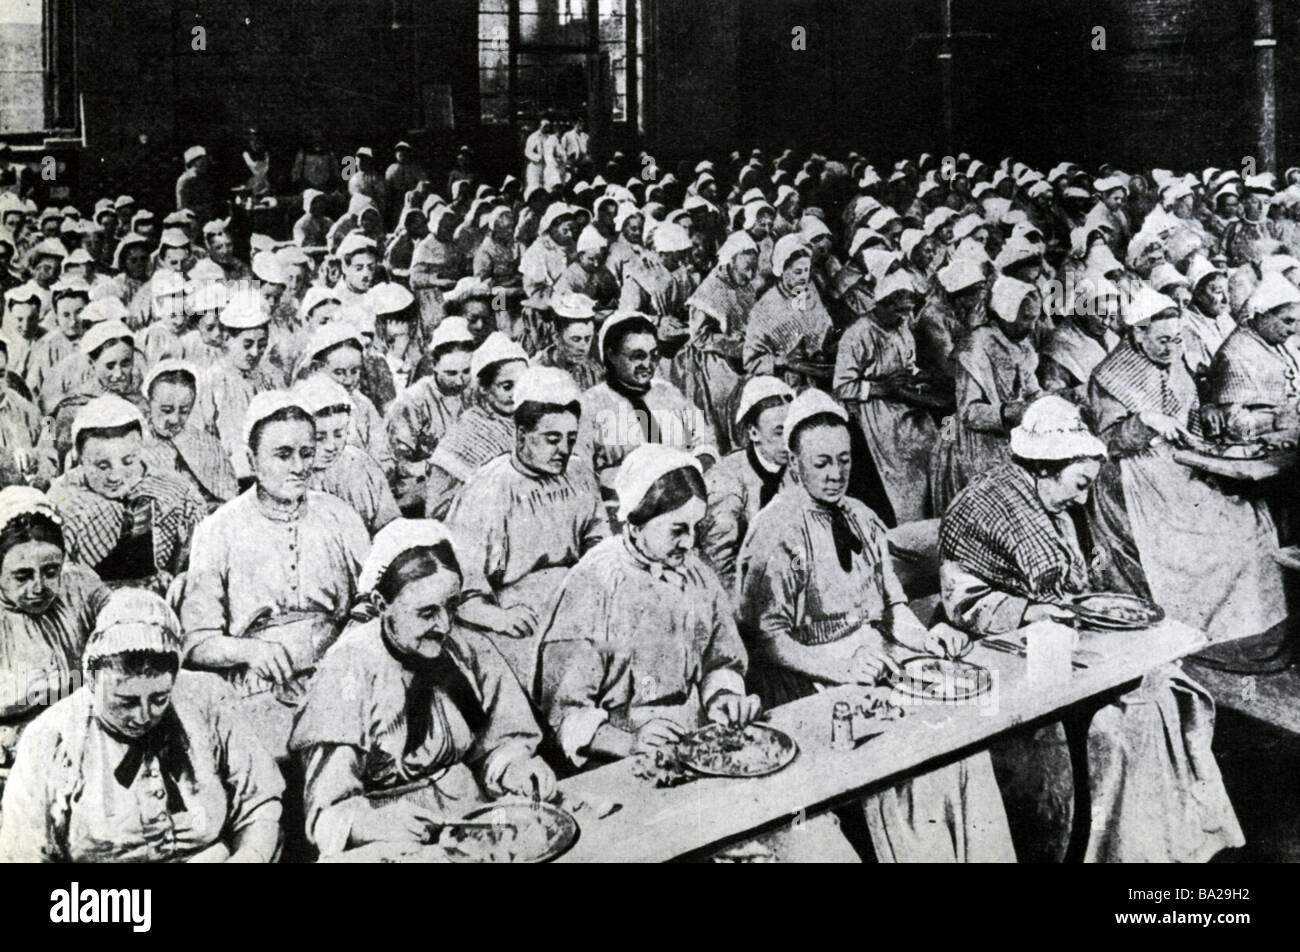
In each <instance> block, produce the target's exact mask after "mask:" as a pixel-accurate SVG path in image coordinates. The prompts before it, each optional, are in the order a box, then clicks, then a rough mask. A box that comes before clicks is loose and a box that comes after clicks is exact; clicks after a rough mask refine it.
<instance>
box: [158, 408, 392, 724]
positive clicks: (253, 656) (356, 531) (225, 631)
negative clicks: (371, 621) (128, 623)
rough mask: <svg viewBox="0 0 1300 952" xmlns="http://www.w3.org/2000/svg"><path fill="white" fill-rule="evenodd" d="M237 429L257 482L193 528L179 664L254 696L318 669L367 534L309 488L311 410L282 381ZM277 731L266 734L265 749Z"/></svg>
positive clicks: (351, 515) (352, 516)
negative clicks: (183, 658)
mask: <svg viewBox="0 0 1300 952" xmlns="http://www.w3.org/2000/svg"><path fill="white" fill-rule="evenodd" d="M244 433H245V440H246V442H247V444H248V450H249V454H250V457H251V462H252V469H253V476H254V485H253V487H252V488H251V489H249V490H248V491H247V492H245V493H243V494H242V495H240V496H238V497H236V498H235V499H234V500H232V501H231V502H228V503H226V504H225V505H224V506H222V507H221V508H220V509H218V510H217V511H216V512H214V513H213V514H212V515H211V516H209V517H208V518H207V519H205V520H203V522H202V523H200V524H199V527H198V528H197V529H196V530H195V531H194V540H193V544H192V546H191V556H190V569H189V573H188V575H187V576H186V582H185V590H184V593H183V595H182V596H181V608H180V616H181V620H182V622H183V623H184V626H185V638H186V647H187V649H188V650H187V655H186V665H187V666H189V667H192V668H201V669H208V670H212V671H218V672H221V673H223V674H224V675H226V676H227V677H228V678H229V679H230V680H231V681H232V682H234V683H235V684H236V686H237V687H239V688H241V690H242V692H243V694H245V695H253V694H258V693H262V692H265V691H268V690H270V689H271V688H272V686H274V685H281V686H287V685H289V684H290V683H291V682H294V681H295V680H297V681H301V680H305V677H306V676H307V675H309V673H310V672H311V671H312V670H313V669H314V668H315V666H316V664H317V662H318V661H319V660H320V656H321V655H322V654H323V653H324V651H325V649H326V648H327V647H329V645H330V644H332V643H333V641H334V639H335V638H336V637H337V636H338V632H339V630H340V629H341V628H342V626H343V622H344V621H345V620H346V618H347V612H348V607H349V606H350V605H351V602H352V597H353V593H354V591H355V588H356V577H357V571H358V569H359V568H360V565H361V560H362V559H363V558H364V557H365V553H366V550H367V549H368V548H369V544H370V537H369V536H368V535H367V533H366V527H365V525H364V524H362V522H361V517H360V516H358V515H357V514H356V513H355V512H353V511H352V509H351V508H349V507H348V505H347V503H345V502H343V501H342V500H341V499H337V498H335V497H334V496H331V495H329V494H328V493H322V492H316V491H315V490H312V489H310V488H309V487H308V482H309V481H310V479H311V474H312V460H313V457H314V456H315V453H316V421H315V419H314V418H313V417H312V415H311V414H310V413H308V412H307V410H305V409H304V408H303V407H302V406H300V405H299V404H298V403H297V402H295V401H294V400H293V399H291V398H290V397H289V396H288V395H287V394H284V393H282V392H280V391H270V392H267V393H260V394H258V395H257V396H256V397H254V398H253V402H252V403H250V404H249V406H248V412H247V413H246V414H245V417H244ZM285 730H286V736H287V725H285ZM285 739H286V738H285V737H267V738H263V740H264V741H265V742H266V743H267V746H268V747H270V748H271V749H272V750H279V749H282V748H283V745H284V742H285Z"/></svg>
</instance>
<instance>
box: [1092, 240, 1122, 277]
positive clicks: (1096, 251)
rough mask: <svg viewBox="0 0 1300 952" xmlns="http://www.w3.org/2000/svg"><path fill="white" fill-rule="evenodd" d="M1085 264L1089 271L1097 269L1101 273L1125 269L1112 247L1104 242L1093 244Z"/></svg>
mask: <svg viewBox="0 0 1300 952" xmlns="http://www.w3.org/2000/svg"><path fill="white" fill-rule="evenodd" d="M1084 264H1085V266H1086V267H1087V269H1088V270H1089V271H1096V272H1098V273H1099V274H1109V273H1110V272H1112V271H1123V270H1124V266H1123V265H1122V264H1120V262H1119V259H1118V258H1116V257H1115V256H1114V255H1113V254H1112V253H1111V250H1110V247H1109V246H1108V245H1106V244H1104V243H1102V244H1096V245H1093V246H1092V247H1091V248H1089V249H1088V256H1087V257H1086V258H1085V259H1084Z"/></svg>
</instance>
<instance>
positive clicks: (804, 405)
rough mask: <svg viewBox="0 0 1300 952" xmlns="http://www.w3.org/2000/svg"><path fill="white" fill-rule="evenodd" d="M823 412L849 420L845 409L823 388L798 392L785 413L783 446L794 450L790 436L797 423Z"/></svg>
mask: <svg viewBox="0 0 1300 952" xmlns="http://www.w3.org/2000/svg"><path fill="white" fill-rule="evenodd" d="M823 413H829V414H831V415H832V416H834V417H836V418H838V419H840V420H843V421H844V422H845V423H848V422H849V415H848V413H847V412H846V411H845V409H844V408H843V407H842V406H840V405H839V404H838V403H836V402H835V401H834V400H833V399H831V397H830V395H829V394H827V393H826V392H825V391H823V390H817V389H815V388H810V389H808V390H805V391H804V392H803V393H801V394H799V395H798V396H797V397H795V398H794V400H792V401H791V402H790V409H789V411H788V412H787V413H786V415H785V446H786V449H788V450H790V451H791V452H793V451H794V445H793V444H792V443H791V438H792V437H793V436H794V431H795V430H796V429H797V428H798V426H799V424H801V423H803V422H805V421H807V420H809V419H811V418H812V417H815V416H820V415H821V414H823Z"/></svg>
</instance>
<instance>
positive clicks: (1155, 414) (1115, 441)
mask: <svg viewBox="0 0 1300 952" xmlns="http://www.w3.org/2000/svg"><path fill="white" fill-rule="evenodd" d="M1124 320H1125V323H1126V324H1127V325H1128V332H1127V335H1126V338H1125V340H1124V342H1123V343H1122V344H1120V345H1119V346H1118V347H1117V348H1115V350H1114V351H1112V352H1111V354H1110V356H1108V357H1107V358H1106V359H1105V360H1103V361H1102V362H1101V363H1100V364H1098V366H1097V369H1096V370H1094V371H1093V374H1092V381H1091V383H1090V384H1089V387H1088V401H1089V404H1090V407H1091V410H1092V415H1093V421H1094V425H1095V427H1096V429H1097V433H1098V435H1099V436H1100V437H1101V439H1102V440H1103V441H1104V442H1105V443H1106V445H1107V449H1108V451H1109V454H1110V459H1111V462H1109V463H1107V464H1106V465H1105V466H1103V467H1102V470H1101V475H1100V476H1099V477H1098V480H1097V488H1096V491H1095V492H1094V493H1093V495H1092V500H1091V503H1090V517H1091V522H1092V528H1093V533H1094V536H1095V538H1096V539H1097V540H1098V541H1099V542H1101V543H1102V544H1103V547H1104V553H1105V559H1106V564H1107V567H1108V568H1107V575H1108V579H1107V584H1108V587H1112V588H1120V589H1122V590H1125V591H1129V592H1133V593H1134V594H1138V595H1143V596H1149V597H1151V598H1153V599H1154V600H1155V601H1156V602H1157V603H1158V604H1160V605H1163V606H1164V608H1165V610H1166V611H1167V612H1168V613H1169V614H1170V615H1171V616H1172V617H1174V618H1177V619H1178V620H1179V621H1182V622H1185V623H1186V624H1188V625H1191V626H1192V627H1193V628H1198V629H1201V630H1202V631H1205V632H1207V633H1208V634H1209V635H1210V638H1211V639H1214V640H1221V639H1229V638H1236V637H1241V636H1244V635H1254V634H1258V633H1260V632H1263V631H1267V630H1268V629H1269V628H1271V627H1272V626H1273V625H1275V624H1277V623H1278V622H1280V621H1281V620H1282V619H1283V618H1284V617H1286V599H1285V597H1284V592H1283V587H1282V569H1281V568H1280V567H1279V566H1278V565H1277V563H1276V562H1274V561H1273V557H1272V553H1273V551H1274V550H1276V548H1277V530H1276V529H1275V527H1274V525H1273V520H1272V518H1271V517H1270V516H1269V513H1268V509H1267V507H1266V506H1265V505H1264V504H1263V503H1262V502H1257V501H1252V500H1250V499H1247V498H1245V497H1242V496H1235V495H1229V494H1228V493H1226V492H1224V491H1223V489H1221V488H1220V486H1219V485H1218V483H1217V482H1211V481H1210V480H1208V479H1206V478H1205V477H1203V476H1201V475H1200V474H1198V473H1197V472H1196V471H1195V470H1193V469H1190V468H1189V467H1186V466H1184V465H1182V464H1181V463H1179V462H1178V461H1177V460H1175V459H1174V448H1175V446H1176V445H1177V444H1178V443H1180V442H1183V441H1185V439H1186V434H1187V432H1188V431H1189V430H1191V431H1195V430H1198V429H1199V428H1200V416H1201V413H1200V407H1199V401H1198V399H1197V395H1196V384H1195V383H1194V382H1193V381H1192V378H1191V375H1190V374H1189V373H1188V372H1187V368H1186V366H1185V365H1184V364H1183V362H1182V360H1181V359H1180V355H1179V350H1180V348H1181V342H1182V336H1181V334H1182V322H1181V319H1180V316H1179V312H1178V309H1177V306H1176V305H1175V304H1174V302H1173V301H1172V300H1170V299H1169V298H1167V297H1165V296H1164V295H1163V294H1160V293H1159V292H1158V291H1153V290H1151V289H1150V288H1143V289H1141V290H1139V291H1138V293H1137V294H1136V295H1134V297H1133V299H1132V300H1131V301H1130V302H1129V304H1128V307H1127V310H1126V311H1125V314H1124Z"/></svg>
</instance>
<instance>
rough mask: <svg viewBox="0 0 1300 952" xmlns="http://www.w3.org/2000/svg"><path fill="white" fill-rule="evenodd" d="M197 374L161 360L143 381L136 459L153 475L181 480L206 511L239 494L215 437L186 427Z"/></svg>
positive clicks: (188, 367)
mask: <svg viewBox="0 0 1300 952" xmlns="http://www.w3.org/2000/svg"><path fill="white" fill-rule="evenodd" d="M198 380H199V372H198V371H197V370H196V369H195V368H194V366H193V365H192V364H189V363H186V362H185V361H180V360H163V361H160V362H159V363H158V364H156V365H155V366H154V368H153V369H152V370H150V371H149V374H148V375H147V376H146V377H145V378H144V387H143V391H144V396H145V398H146V399H147V400H148V401H149V405H148V417H147V421H148V424H149V425H148V431H147V432H146V433H145V435H144V443H143V445H142V447H141V454H142V455H143V457H144V459H145V461H146V462H147V463H148V465H149V467H150V469H152V470H153V471H154V472H155V473H174V474H177V475H179V476H181V477H182V478H183V479H185V480H186V481H187V482H188V483H189V484H190V488H191V489H192V490H193V491H194V492H195V493H196V494H198V496H199V497H200V498H201V499H202V500H203V503H204V505H205V506H206V508H207V510H208V511H209V512H211V511H212V510H213V509H216V508H217V507H218V506H220V505H221V504H222V503H226V502H229V501H230V500H232V499H234V498H235V496H236V495H238V493H239V485H238V483H237V482H236V480H235V471H234V469H233V468H232V467H231V465H230V459H229V457H228V456H227V455H226V454H225V452H224V451H223V450H222V448H221V444H220V443H218V442H217V439H216V437H214V436H213V435H212V434H210V433H207V432H206V431H204V430H201V429H199V428H197V427H191V426H187V425H186V424H187V423H188V422H189V419H190V413H191V411H192V410H193V409H194V400H195V396H196V394H197V393H198V386H199V385H198Z"/></svg>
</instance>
